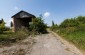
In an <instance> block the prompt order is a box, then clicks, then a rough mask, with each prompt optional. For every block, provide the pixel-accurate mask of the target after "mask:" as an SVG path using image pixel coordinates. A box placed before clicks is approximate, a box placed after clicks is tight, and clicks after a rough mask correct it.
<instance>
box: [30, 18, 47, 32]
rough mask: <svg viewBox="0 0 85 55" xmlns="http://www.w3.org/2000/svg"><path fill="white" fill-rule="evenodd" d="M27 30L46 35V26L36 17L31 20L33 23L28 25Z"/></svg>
mask: <svg viewBox="0 0 85 55" xmlns="http://www.w3.org/2000/svg"><path fill="white" fill-rule="evenodd" d="M29 29H30V30H31V31H34V32H36V33H46V32H47V30H46V29H47V25H46V24H45V23H44V20H43V19H42V18H41V17H37V18H34V19H33V23H32V24H31V25H30V27H29Z"/></svg>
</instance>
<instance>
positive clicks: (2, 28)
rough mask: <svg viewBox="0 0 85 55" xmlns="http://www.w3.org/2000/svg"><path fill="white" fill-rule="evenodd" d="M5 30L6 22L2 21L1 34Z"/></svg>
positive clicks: (0, 25)
mask: <svg viewBox="0 0 85 55" xmlns="http://www.w3.org/2000/svg"><path fill="white" fill-rule="evenodd" d="M4 30H5V22H4V20H3V19H2V23H1V24H0V33H3V31H4Z"/></svg>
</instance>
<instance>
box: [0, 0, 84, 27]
mask: <svg viewBox="0 0 85 55" xmlns="http://www.w3.org/2000/svg"><path fill="white" fill-rule="evenodd" d="M21 10H24V11H26V12H28V13H31V14H33V15H35V16H37V17H38V16H39V15H40V14H42V15H43V19H44V21H45V23H47V24H48V25H51V23H52V20H53V21H54V23H55V24H60V23H61V22H62V21H64V20H65V19H67V18H73V17H77V16H81V15H82V16H85V0H0V19H2V18H3V19H4V21H5V22H6V26H10V22H11V21H12V18H11V17H12V16H13V15H14V14H16V13H18V12H19V11H21Z"/></svg>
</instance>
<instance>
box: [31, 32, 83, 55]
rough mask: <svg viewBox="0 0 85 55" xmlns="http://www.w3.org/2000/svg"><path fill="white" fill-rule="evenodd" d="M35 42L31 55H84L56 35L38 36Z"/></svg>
mask: <svg viewBox="0 0 85 55" xmlns="http://www.w3.org/2000/svg"><path fill="white" fill-rule="evenodd" d="M35 40H36V44H35V45H34V46H33V47H32V49H31V53H30V55H83V54H82V53H81V52H80V51H79V50H78V49H77V48H76V47H75V46H74V45H72V44H70V43H68V42H67V41H65V40H63V39H62V38H60V37H59V36H58V35H56V34H52V33H48V34H42V35H38V36H37V37H35Z"/></svg>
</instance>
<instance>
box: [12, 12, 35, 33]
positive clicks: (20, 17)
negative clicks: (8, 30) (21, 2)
mask: <svg viewBox="0 0 85 55" xmlns="http://www.w3.org/2000/svg"><path fill="white" fill-rule="evenodd" d="M12 18H13V31H14V32H15V31H17V30H19V29H20V28H22V27H29V24H30V23H31V22H32V19H33V18H35V16H34V15H32V14H30V13H28V12H25V11H20V12H18V13H17V14H15V15H13V16H12Z"/></svg>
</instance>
